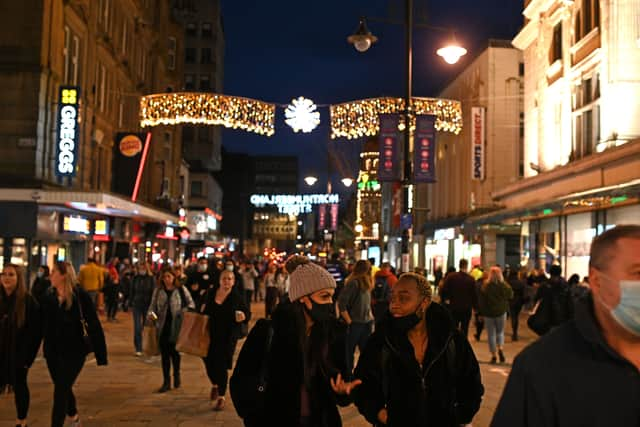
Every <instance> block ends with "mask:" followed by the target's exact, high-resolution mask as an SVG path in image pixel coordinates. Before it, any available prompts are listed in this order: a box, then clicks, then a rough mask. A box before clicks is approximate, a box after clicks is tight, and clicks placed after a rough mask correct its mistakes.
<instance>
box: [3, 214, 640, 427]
mask: <svg viewBox="0 0 640 427" xmlns="http://www.w3.org/2000/svg"><path fill="white" fill-rule="evenodd" d="M639 245H640V226H619V227H616V228H615V229H613V230H610V231H607V232H605V233H604V234H602V235H600V236H598V237H597V238H596V239H594V241H593V244H592V248H591V258H590V271H589V277H590V281H586V280H583V281H580V280H579V277H578V278H575V277H572V278H571V279H570V280H569V281H566V280H565V279H564V278H563V277H562V270H561V269H560V266H559V265H552V266H550V268H549V276H547V275H546V272H545V270H543V269H534V270H532V271H531V272H528V271H527V270H525V269H520V270H511V269H505V270H503V269H502V268H501V267H500V266H491V267H489V268H487V269H482V268H480V267H479V266H474V268H473V269H471V271H469V265H468V262H467V261H466V260H461V261H460V263H459V269H458V270H457V271H456V270H455V269H453V268H449V269H448V272H447V274H444V275H442V277H438V275H436V281H435V282H429V281H428V280H427V278H426V277H425V275H424V272H423V271H418V272H407V273H404V274H400V275H399V277H398V276H396V274H395V272H394V271H393V268H392V267H391V265H390V264H388V263H382V265H380V267H379V268H374V267H375V266H374V265H372V263H371V262H370V261H369V260H360V261H357V262H355V263H354V264H351V265H346V266H345V265H344V264H342V263H341V262H340V260H339V259H338V258H337V257H333V258H331V260H330V261H329V262H328V263H327V264H326V265H321V264H318V263H314V262H312V261H311V260H310V259H308V258H306V257H303V256H293V257H291V258H289V259H288V260H287V261H286V262H280V263H278V262H276V261H273V260H267V261H266V262H261V263H257V262H251V261H249V260H244V261H242V262H239V263H238V262H235V261H234V260H232V259H226V260H217V259H216V260H214V262H211V261H210V260H208V259H206V258H201V259H198V260H197V261H196V262H194V263H193V264H192V265H191V266H189V267H188V268H186V269H183V268H182V266H178V265H176V266H169V265H165V266H163V267H160V268H159V266H152V265H151V264H149V263H146V262H139V263H136V264H135V265H131V264H130V263H129V262H127V261H126V260H123V261H122V262H120V261H119V260H118V259H114V260H112V261H111V262H110V263H108V264H107V265H106V266H100V265H98V264H97V263H96V262H95V260H93V259H88V260H87V263H86V264H85V265H83V266H82V267H81V269H80V272H79V275H78V276H77V277H76V274H75V271H74V269H73V267H72V265H71V264H70V263H68V262H56V263H55V264H54V265H53V266H52V268H51V269H50V270H49V268H46V266H43V267H41V268H40V269H39V271H38V274H37V277H36V278H35V280H34V282H33V284H32V286H31V290H28V288H29V287H28V286H27V282H26V280H25V273H24V271H23V270H22V267H20V266H17V265H13V264H8V265H5V266H4V267H3V270H2V275H1V276H0V277H1V284H2V286H1V287H0V393H1V392H4V391H12V392H13V393H14V400H15V407H16V426H20V427H22V426H26V425H27V417H28V410H29V403H30V396H29V388H28V385H27V384H28V383H27V376H28V371H29V368H30V367H31V365H32V364H33V362H34V360H35V358H36V355H37V353H38V351H39V349H40V348H41V347H42V351H43V355H44V358H45V360H46V364H47V368H48V370H49V374H50V377H51V380H52V382H53V385H54V395H53V400H52V414H51V425H52V426H62V425H64V424H65V422H67V423H70V424H71V425H72V426H76V427H77V426H80V425H81V421H80V414H79V410H78V404H77V400H76V397H75V395H74V392H73V386H74V383H75V382H76V380H77V378H78V377H79V375H80V373H81V371H82V368H83V366H84V364H85V360H86V356H87V355H88V354H90V353H93V354H94V355H95V359H96V362H97V364H98V365H106V364H107V347H106V341H105V337H104V333H103V330H102V326H101V323H100V320H99V314H100V311H101V309H102V305H103V304H104V305H105V309H106V310H105V312H104V315H105V317H106V320H107V321H117V320H116V318H117V313H118V312H119V310H124V311H130V312H131V313H132V331H133V334H132V335H133V350H134V351H133V354H135V356H137V357H142V356H143V354H144V352H145V351H146V349H145V345H143V344H144V343H152V344H155V346H156V347H157V348H158V350H159V355H160V359H161V367H162V384H161V386H160V388H159V389H157V390H156V391H157V392H159V393H165V392H168V391H170V390H171V389H172V388H173V389H176V388H179V387H181V373H180V361H181V355H180V352H179V351H178V350H177V349H176V343H177V341H178V340H179V335H180V331H181V329H180V326H181V323H182V320H183V318H184V317H185V315H186V312H187V311H196V312H199V313H202V314H205V315H207V316H208V319H209V323H208V331H207V334H208V337H209V340H208V350H207V351H206V354H203V355H202V360H203V365H204V372H205V373H206V377H207V378H208V380H209V382H210V385H211V389H210V393H209V395H208V400H209V401H210V403H211V406H212V407H213V409H214V410H217V411H221V410H224V408H225V406H226V395H227V389H228V388H229V386H230V391H231V397H232V399H233V403H234V406H235V408H236V410H237V412H238V414H239V415H240V416H241V417H242V418H243V420H244V423H245V425H246V426H249V427H251V426H267V425H282V426H291V427H339V426H341V425H342V422H341V419H340V413H339V411H338V409H337V407H338V406H344V405H348V404H355V406H356V407H357V409H358V410H359V411H360V413H361V414H362V415H363V417H364V418H365V419H366V420H367V421H369V422H370V423H371V424H373V425H377V426H378V425H380V426H384V425H388V426H407V427H413V426H415V427H424V426H445V427H446V426H460V425H466V424H470V423H471V422H472V420H473V417H474V415H475V414H476V413H477V411H478V410H479V408H480V404H481V402H482V398H483V394H484V387H483V384H482V379H481V376H480V369H479V364H478V360H477V358H476V355H475V354H474V352H473V350H472V348H471V346H470V344H469V341H468V339H467V337H468V334H469V327H470V324H471V321H472V319H474V316H475V324H476V331H475V334H474V336H475V339H476V340H479V338H480V335H481V333H482V332H483V329H486V330H487V336H488V339H487V342H488V350H489V358H488V362H489V363H491V364H496V363H505V362H506V361H507V356H508V355H507V354H505V353H506V351H505V329H506V327H505V325H506V324H507V319H509V318H510V320H511V322H510V324H511V340H512V341H517V340H518V339H519V329H521V328H522V326H521V325H520V323H519V319H520V317H521V311H522V310H523V309H524V308H525V307H527V308H528V309H529V310H531V312H532V313H533V314H532V315H531V316H529V317H528V321H527V324H528V326H529V328H530V329H531V330H533V331H534V332H536V333H538V334H539V335H541V338H540V339H539V340H537V341H535V342H534V344H532V345H530V346H529V347H527V348H526V349H525V350H524V351H523V352H522V353H520V354H519V355H511V356H513V357H514V361H513V370H512V371H511V374H510V376H509V379H508V382H507V386H506V388H505V390H504V393H503V395H502V397H501V399H500V402H499V404H498V407H497V410H496V412H495V415H494V419H493V421H492V426H497V427H501V426H539V425H545V426H564V425H586V426H599V425H620V426H626V425H629V426H635V425H637V424H638V422H639V421H640V414H639V413H638V405H637V402H638V398H639V397H640V396H638V390H640V379H639V378H640V375H638V372H639V371H640V340H639V338H638V337H640V304H639V303H638V301H639V300H640V299H639V298H638V294H639V292H640V258H638V257H639V256H640V255H639V254H640V246H639ZM437 279H439V281H438V280H437ZM587 286H588V287H587ZM107 294H108V295H107ZM256 301H257V302H263V303H264V304H265V314H266V317H265V319H260V320H258V322H257V323H255V326H254V327H253V328H252V329H251V330H250V331H249V321H250V320H251V317H252V314H251V310H250V307H251V303H252V302H254V303H255V302H256ZM145 328H150V329H148V330H149V331H151V332H152V333H153V335H149V334H147V335H145V334H144V331H145V330H146V329H145ZM247 335H248V336H247ZM245 337H246V340H245V341H244V344H243V347H242V349H241V351H240V353H239V356H238V359H237V361H236V364H235V366H233V355H234V353H235V351H236V347H237V343H238V341H239V340H240V339H242V338H245ZM152 347H153V346H152ZM356 350H357V351H356ZM358 355H359V357H356V356H358ZM550 361H553V363H550ZM231 369H233V374H232V375H231V378H229V371H230V370H231ZM587 372H597V373H598V381H590V380H588V379H587V378H586V377H585V373H587ZM603 375H604V376H603ZM559 379H561V381H558V380H559ZM608 389H611V390H617V391H619V392H620V393H615V394H614V393H611V394H607V393H604V394H603V393H601V392H602V391H603V390H608ZM203 398H205V397H204V396H203ZM583 399H586V402H587V403H586V404H584V402H583ZM602 407H607V408H612V410H607V411H606V413H605V412H603V411H602V410H601V409H599V408H602ZM612 416H613V420H614V421H611V420H612V418H611V417H612Z"/></svg>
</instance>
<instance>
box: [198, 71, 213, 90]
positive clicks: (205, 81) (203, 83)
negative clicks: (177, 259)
mask: <svg viewBox="0 0 640 427" xmlns="http://www.w3.org/2000/svg"><path fill="white" fill-rule="evenodd" d="M209 89H211V84H210V81H209V75H208V74H201V75H200V90H209Z"/></svg>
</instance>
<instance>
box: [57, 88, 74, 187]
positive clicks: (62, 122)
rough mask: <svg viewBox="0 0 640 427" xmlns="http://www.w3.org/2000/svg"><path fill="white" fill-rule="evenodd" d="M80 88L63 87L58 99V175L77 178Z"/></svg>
mask: <svg viewBox="0 0 640 427" xmlns="http://www.w3.org/2000/svg"><path fill="white" fill-rule="evenodd" d="M79 98H80V88H79V87H77V86H61V87H60V96H59V98H58V138H57V140H56V175H57V176H61V177H64V176H70V177H71V176H75V174H76V163H77V159H78V154H77V153H78V149H77V146H78V101H79Z"/></svg>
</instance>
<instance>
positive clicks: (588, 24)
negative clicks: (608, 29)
mask: <svg viewBox="0 0 640 427" xmlns="http://www.w3.org/2000/svg"><path fill="white" fill-rule="evenodd" d="M575 19H576V20H575V28H574V29H575V40H576V42H577V41H579V40H581V39H582V38H583V37H584V36H586V35H587V34H589V33H590V32H591V31H592V30H593V29H595V28H598V27H599V26H600V0H582V4H581V7H580V10H579V11H578V12H577V13H576V17H575Z"/></svg>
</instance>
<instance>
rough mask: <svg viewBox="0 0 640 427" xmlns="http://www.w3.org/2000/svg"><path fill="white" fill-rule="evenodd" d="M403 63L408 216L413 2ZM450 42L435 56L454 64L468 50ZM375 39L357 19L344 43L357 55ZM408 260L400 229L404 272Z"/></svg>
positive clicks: (406, 206)
mask: <svg viewBox="0 0 640 427" xmlns="http://www.w3.org/2000/svg"><path fill="white" fill-rule="evenodd" d="M404 26H405V63H406V67H407V68H406V73H407V74H406V92H405V97H404V111H403V116H404V144H403V179H402V183H403V186H404V187H405V191H404V201H403V209H402V212H403V214H410V213H411V212H410V210H409V200H408V198H409V192H408V187H409V185H411V177H412V166H413V165H412V161H411V156H410V151H411V147H410V141H411V116H412V112H413V109H412V105H411V98H412V96H413V27H414V22H413V0H405V21H404ZM421 26H422V27H425V28H427V29H430V30H436V31H445V32H450V31H451V30H449V29H446V28H442V27H434V26H430V25H428V26H427V25H421ZM452 39H453V40H452V43H451V44H449V45H448V46H445V47H442V48H440V49H438V50H437V52H436V53H437V55H438V56H441V57H442V58H443V59H444V60H445V62H447V63H448V64H455V63H456V62H458V60H459V59H460V57H462V56H464V55H465V54H466V53H467V50H466V49H465V48H463V47H461V46H459V45H458V44H457V43H456V41H455V35H454V36H453V37H452ZM377 40H378V38H377V37H376V36H374V35H373V34H372V33H371V32H370V31H369V29H368V28H367V24H366V19H365V18H360V24H359V26H358V30H357V31H356V33H355V34H353V35H351V36H349V37H348V38H347V41H348V42H349V43H351V44H353V45H354V47H355V48H356V50H357V51H358V52H365V51H366V50H368V49H369V47H371V45H373V44H374V43H375V42H376V41H377ZM408 259H409V232H408V230H407V229H406V228H405V229H403V230H402V264H403V265H402V267H403V270H406V269H408Z"/></svg>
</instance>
